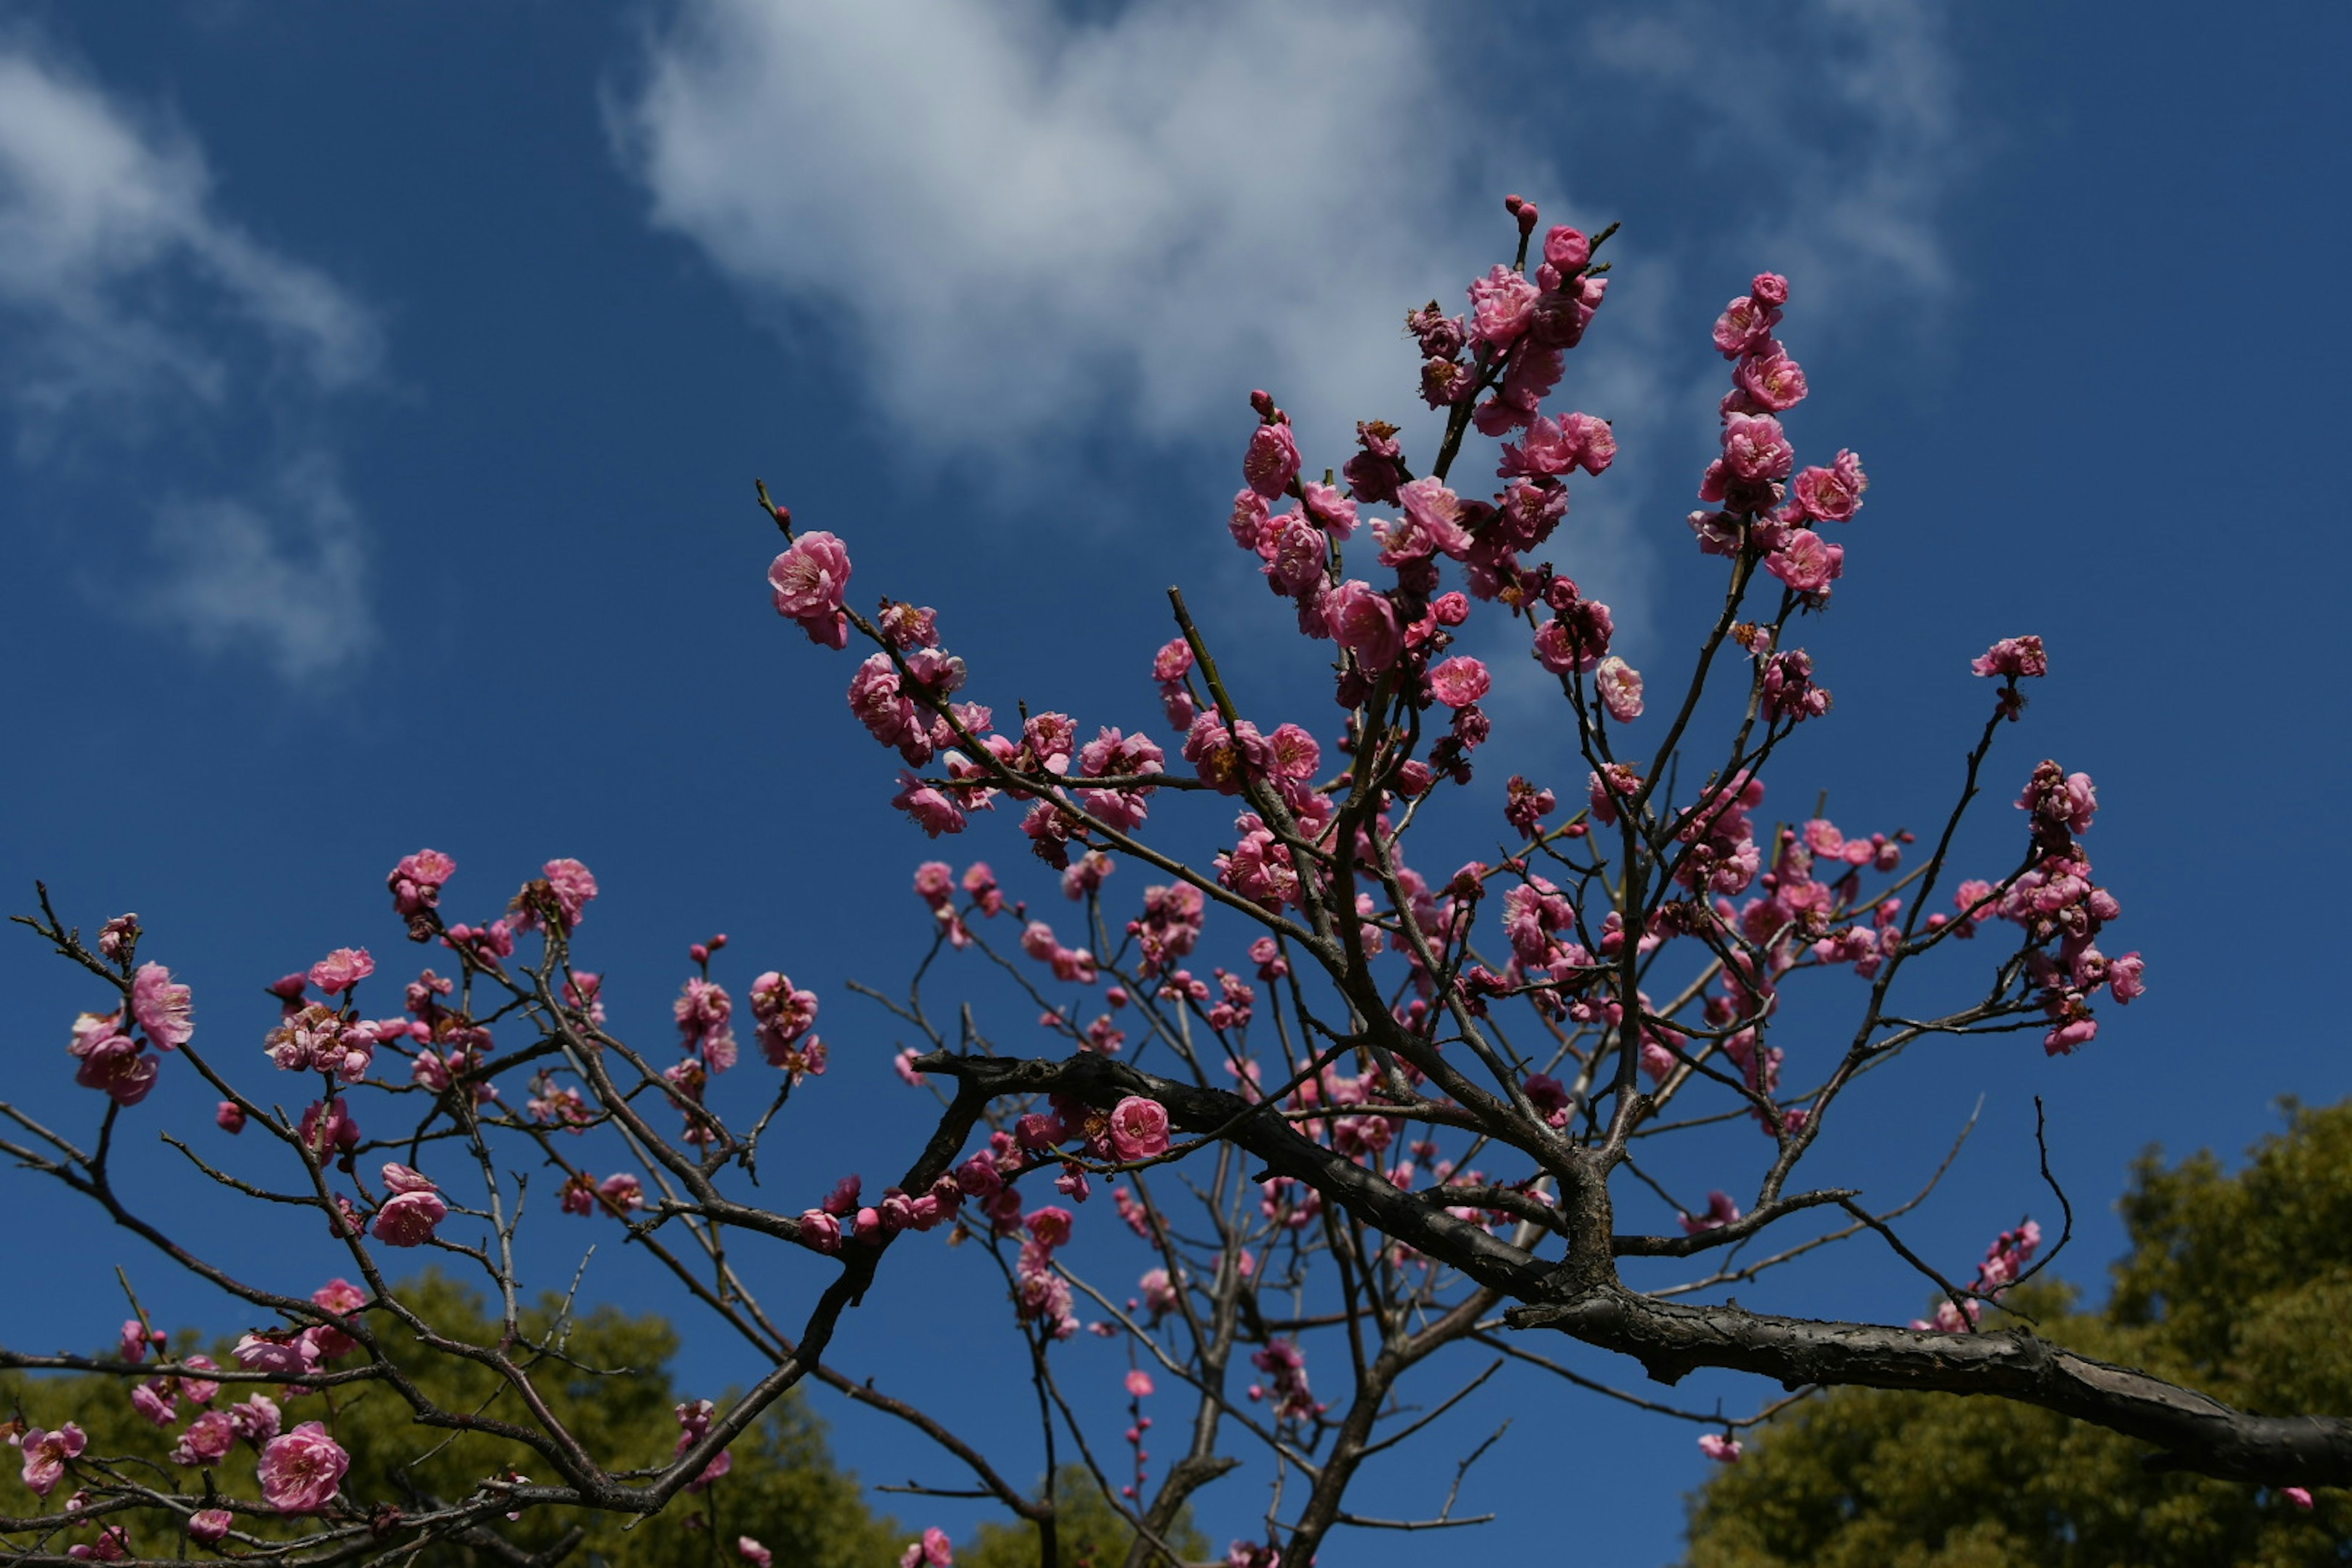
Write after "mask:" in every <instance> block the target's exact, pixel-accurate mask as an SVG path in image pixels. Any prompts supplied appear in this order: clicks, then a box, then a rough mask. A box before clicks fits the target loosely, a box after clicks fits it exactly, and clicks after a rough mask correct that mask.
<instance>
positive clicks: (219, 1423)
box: [172, 1410, 236, 1467]
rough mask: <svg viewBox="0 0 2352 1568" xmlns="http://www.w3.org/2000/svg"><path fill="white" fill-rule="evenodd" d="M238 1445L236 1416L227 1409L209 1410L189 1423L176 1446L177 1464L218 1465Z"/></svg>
mask: <svg viewBox="0 0 2352 1568" xmlns="http://www.w3.org/2000/svg"><path fill="white" fill-rule="evenodd" d="M233 1447H236V1417H235V1416H233V1415H230V1414H229V1413H228V1412H227V1411H226V1410H207V1411H205V1413H204V1414H203V1415H199V1416H197V1417H196V1418H195V1419H194V1421H192V1422H190V1423H189V1424H188V1429H187V1430H186V1431H184V1432H183V1433H181V1434H180V1440H179V1441H178V1442H177V1443H176V1444H174V1445H173V1448H172V1462H173V1464H175V1465H187V1466H192V1467H193V1466H196V1465H217V1464H219V1463H220V1462H221V1460H223V1459H224V1458H227V1457H228V1451H229V1450H230V1449H231V1448H233Z"/></svg>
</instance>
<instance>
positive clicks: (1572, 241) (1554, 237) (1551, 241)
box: [1543, 224, 1592, 277]
mask: <svg viewBox="0 0 2352 1568" xmlns="http://www.w3.org/2000/svg"><path fill="white" fill-rule="evenodd" d="M1543 258H1544V260H1545V262H1546V263H1548V264H1549V266H1550V268H1552V270H1553V271H1555V272H1558V273H1559V274H1560V275H1561V276H1562V277H1566V276H1567V275H1568V274H1570V273H1571V272H1580V271H1582V270H1583V269H1584V264H1585V263H1586V262H1588V261H1590V260H1591V259H1592V242H1591V240H1589V239H1587V238H1586V237H1584V235H1583V233H1582V232H1581V231H1580V230H1578V229H1573V228H1570V227H1569V226H1568V225H1566V224H1559V225H1557V226H1554V227H1553V229H1552V231H1551V232H1550V233H1549V234H1547V235H1545V236H1544V244H1543Z"/></svg>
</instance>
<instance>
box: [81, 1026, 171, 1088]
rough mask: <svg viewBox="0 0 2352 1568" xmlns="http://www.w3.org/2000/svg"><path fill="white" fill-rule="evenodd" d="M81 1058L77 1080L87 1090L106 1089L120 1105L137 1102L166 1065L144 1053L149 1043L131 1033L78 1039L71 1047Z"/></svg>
mask: <svg viewBox="0 0 2352 1568" xmlns="http://www.w3.org/2000/svg"><path fill="white" fill-rule="evenodd" d="M67 1049H68V1050H70V1051H72V1052H73V1053H74V1054H75V1055H76V1056H79V1057H80V1058H81V1066H80V1067H79V1068H76V1069H75V1071H74V1081H75V1082H76V1083H78V1084H79V1085H81V1086H82V1087H83V1088H84V1089H102V1090H104V1091H105V1093H106V1096H107V1098H108V1099H110V1100H113V1101H114V1103H115V1104H117V1105H136V1104H138V1103H139V1102H140V1101H141V1100H144V1099H146V1098H147V1094H148V1091H149V1090H151V1089H153V1088H154V1087H155V1079H156V1075H157V1074H158V1073H160V1072H161V1071H162V1070H163V1064H162V1063H160V1062H158V1061H157V1060H156V1059H155V1058H153V1057H151V1056H146V1055H143V1054H142V1053H143V1052H144V1051H145V1050H146V1044H145V1042H143V1041H141V1040H137V1039H133V1038H132V1037H131V1036H129V1035H105V1036H103V1037H100V1038H97V1039H90V1040H77V1041H75V1042H74V1044H73V1045H71V1046H69V1047H67Z"/></svg>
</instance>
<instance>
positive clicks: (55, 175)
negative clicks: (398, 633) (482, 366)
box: [0, 32, 381, 680]
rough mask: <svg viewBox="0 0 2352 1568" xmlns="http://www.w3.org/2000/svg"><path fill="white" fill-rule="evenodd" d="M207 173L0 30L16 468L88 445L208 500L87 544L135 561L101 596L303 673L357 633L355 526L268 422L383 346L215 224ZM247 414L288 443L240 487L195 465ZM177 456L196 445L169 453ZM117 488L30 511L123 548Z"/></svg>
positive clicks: (302, 270)
mask: <svg viewBox="0 0 2352 1568" xmlns="http://www.w3.org/2000/svg"><path fill="white" fill-rule="evenodd" d="M211 184H212V182H211V175H210V172H209V170H208V168H207V166H206V163H205V157H204V153H203V150H202V149H201V147H199V146H198V145H197V143H196V142H195V140H194V137H193V136H192V135H190V134H189V133H188V132H186V131H184V129H182V128H180V127H179V126H177V125H175V124H174V123H173V122H172V121H170V120H168V119H167V118H165V117H163V116H162V115H160V114H158V113H155V112H152V111H149V110H142V108H140V107H139V106H137V105H134V104H131V103H130V102H127V101H125V100H121V99H120V98H118V97H116V96H114V95H111V94H110V93H109V92H107V91H106V90H105V89H103V88H101V87H100V86H99V85H98V84H97V83H96V82H94V81H92V80H91V79H89V77H88V76H87V75H86V74H84V73H83V72H81V71H79V69H77V68H75V67H74V66H72V65H71V64H70V63H68V62H67V61H66V60H64V59H63V58H61V57H60V56H59V55H58V53H57V51H56V50H54V49H53V48H51V47H47V45H46V44H45V43H44V42H43V41H42V40H40V39H37V38H35V37H30V36H28V35H26V34H24V33H21V32H20V33H16V34H11V35H7V36H5V37H0V348H5V353H6V354H7V359H8V364H9V370H8V374H7V375H6V377H5V382H0V399H5V406H6V409H7V412H8V414H9V415H10V416H11V418H12V423H13V426H14V437H15V439H14V447H15V450H16V457H17V459H18V461H19V462H20V463H21V464H24V465H26V467H28V468H48V469H52V470H64V471H66V472H68V473H70V471H71V470H73V469H74V468H78V467H79V466H81V463H80V459H82V458H87V457H89V456H90V455H93V454H99V453H102V454H103V466H104V467H106V468H109V469H110V470H113V469H117V468H119V466H120V465H121V464H122V463H124V462H125V461H131V462H133V463H134V471H135V472H136V473H137V475H138V479H139V483H138V486H137V488H138V489H143V490H146V491H148V492H150V493H163V494H171V493H179V492H184V491H187V490H189V489H215V490H219V491H221V492H223V499H220V500H214V501H210V502H206V503H204V504H202V505H191V504H189V503H180V502H174V503H171V504H168V505H165V506H163V507H162V508H161V509H159V510H156V511H155V512H154V513H153V515H152V519H151V520H150V524H149V526H150V530H151V531H150V533H149V534H148V536H147V537H146V538H145V539H144V540H142V541H141V542H139V544H138V546H137V547H134V548H126V549H121V550H101V551H98V552H93V553H94V554H95V555H96V556H98V557H100V558H104V559H107V560H109V561H116V560H119V561H121V562H125V563H138V564H136V565H126V566H124V567H123V569H122V575H121V580H119V581H115V582H110V583H108V584H105V585H104V591H102V593H101V595H100V596H101V598H102V599H103V600H104V601H105V602H107V603H110V604H115V605H125V606H134V607H138V608H139V609H140V610H141V611H142V612H143V614H144V615H145V616H146V618H147V619H149V620H150V621H152V622H153V623H155V624H158V625H161V626H167V627H170V628H173V629H174V630H176V631H178V632H180V633H182V634H184V635H185V636H187V637H190V638H192V639H193V640H194V641H195V642H196V643H197V645H198V646H200V647H207V648H214V647H232V646H244V647H249V648H251V649H253V650H256V651H257V652H258V653H259V654H260V655H261V657H263V658H264V659H265V660H266V661H267V662H268V664H269V665H270V666H271V668H274V669H276V670H277V671H278V673H279V674H280V675H282V676H284V677H286V678H288V679H293V680H307V679H315V678H319V677H321V676H325V675H329V674H331V673H333V672H335V671H337V670H339V669H341V668H347V667H348V665H349V664H350V662H351V661H352V659H354V658H356V657H357V656H358V654H359V653H360V652H361V651H362V649H364V648H365V647H367V646H368V644H369V642H370V641H371V640H372V638H373V630H372V627H371V623H370V611H369V605H368V595H367V573H366V567H365V548H364V530H363V529H362V525H361V523H360V521H359V518H358V515H357V513H356V511H355V510H353V509H352V506H351V505H350V503H349V502H348V500H345V499H344V498H342V496H341V492H340V490H339V489H337V488H336V486H335V485H334V482H333V479H332V477H331V476H332V473H333V468H334V462H333V457H332V453H331V449H330V448H329V447H328V446H327V445H326V443H325V440H324V438H323V437H320V436H317V435H315V434H310V435H303V436H299V437H294V438H292V439H291V440H290V442H289V441H288V440H287V439H286V438H285V437H284V436H283V428H284V427H288V426H293V427H300V428H305V429H309V430H313V431H315V430H316V429H317V427H318V426H319V424H320V422H319V421H318V420H317V419H316V418H315V405H316V403H317V400H318V398H319V396H320V395H321V394H331V393H336V392H341V391H345V390H347V389H350V388H352V387H354V386H357V385H359V384H363V383H364V382H366V381H367V380H368V378H369V377H370V376H372V375H373V374H374V372H375V370H376V367H377V364H378V362H379V358H380V353H381V339H380V334H379V332H378V330H377V327H376V325H375V322H374V320H373V316H372V315H371V314H370V312H369V311H368V310H366V309H365V308H364V307H363V306H362V305H361V304H360V303H359V302H358V301H357V300H354V299H352V296H351V295H350V294H349V293H348V292H346V291H345V290H344V289H341V287H340V286H339V285H337V284H336V283H335V282H333V281H332V280H331V279H329V278H328V277H327V276H326V275H325V274H323V273H321V272H320V271H319V270H318V269H316V268H312V267H310V266H307V265H305V264H303V263H302V262H300V261H298V260H295V259H293V258H289V257H287V256H285V255H282V254H280V253H279V252H278V251H277V250H275V249H273V248H272V247H269V246H268V245H266V244H263V243H262V242H260V241H259V240H257V239H256V238H254V237H252V235H250V234H249V233H247V231H246V230H245V229H244V228H242V227H240V226H238V225H236V224H235V223H233V222H231V221H230V220H229V219H228V218H226V216H223V215H222V214H221V213H220V212H219V211H218V210H217V209H216V204H215V201H214V199H213V195H212V189H211ZM298 410H299V412H301V413H302V414H303V415H304V417H299V418H295V417H291V416H293V415H295V414H296V413H297V412H298ZM247 422H253V423H256V424H259V423H268V424H269V425H271V426H276V427H278V429H276V430H274V432H273V433H274V434H276V435H277V436H278V439H279V444H280V445H281V447H288V448H289V452H286V453H281V455H280V456H278V457H277V458H273V459H272V460H271V462H270V464H269V466H268V473H267V475H266V477H263V478H260V479H254V478H252V477H250V476H244V475H224V474H222V473H220V472H218V465H219V459H218V458H215V457H212V456H208V455H202V454H207V453H211V452H216V451H219V450H224V449H235V448H236V447H241V446H249V445H250V444H251V443H250V441H249V440H247V439H246V438H245V437H247V435H248V434H249V432H247V429H246V428H245V426H246V424H247ZM188 436H193V437H195V439H194V440H184V441H179V442H176V443H175V442H173V441H172V440H170V439H167V438H168V437H188ZM182 451H187V452H192V453H194V454H196V455H186V456H182V457H177V458H175V457H173V456H172V455H171V454H173V453H175V452H182ZM134 453H135V454H136V457H135V458H130V457H128V456H127V455H128V454H134ZM120 494H121V489H120V488H119V487H118V489H117V490H116V492H115V494H114V495H113V496H111V497H110V498H109V499H107V500H48V501H47V502H46V503H45V504H47V505H51V506H58V507H63V508H67V509H68V510H71V511H72V512H73V513H74V514H76V525H77V526H76V531H77V532H79V531H82V530H84V529H90V530H101V531H109V532H111V533H115V534H117V535H118V538H117V540H116V542H118V543H121V540H120V538H119V532H120V530H119V527H118V525H116V524H114V523H113V522H112V521H111V520H112V519H114V518H118V517H121V516H125V515H128V509H126V508H124V506H123V505H122V503H121V500H120ZM85 564H86V563H85Z"/></svg>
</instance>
